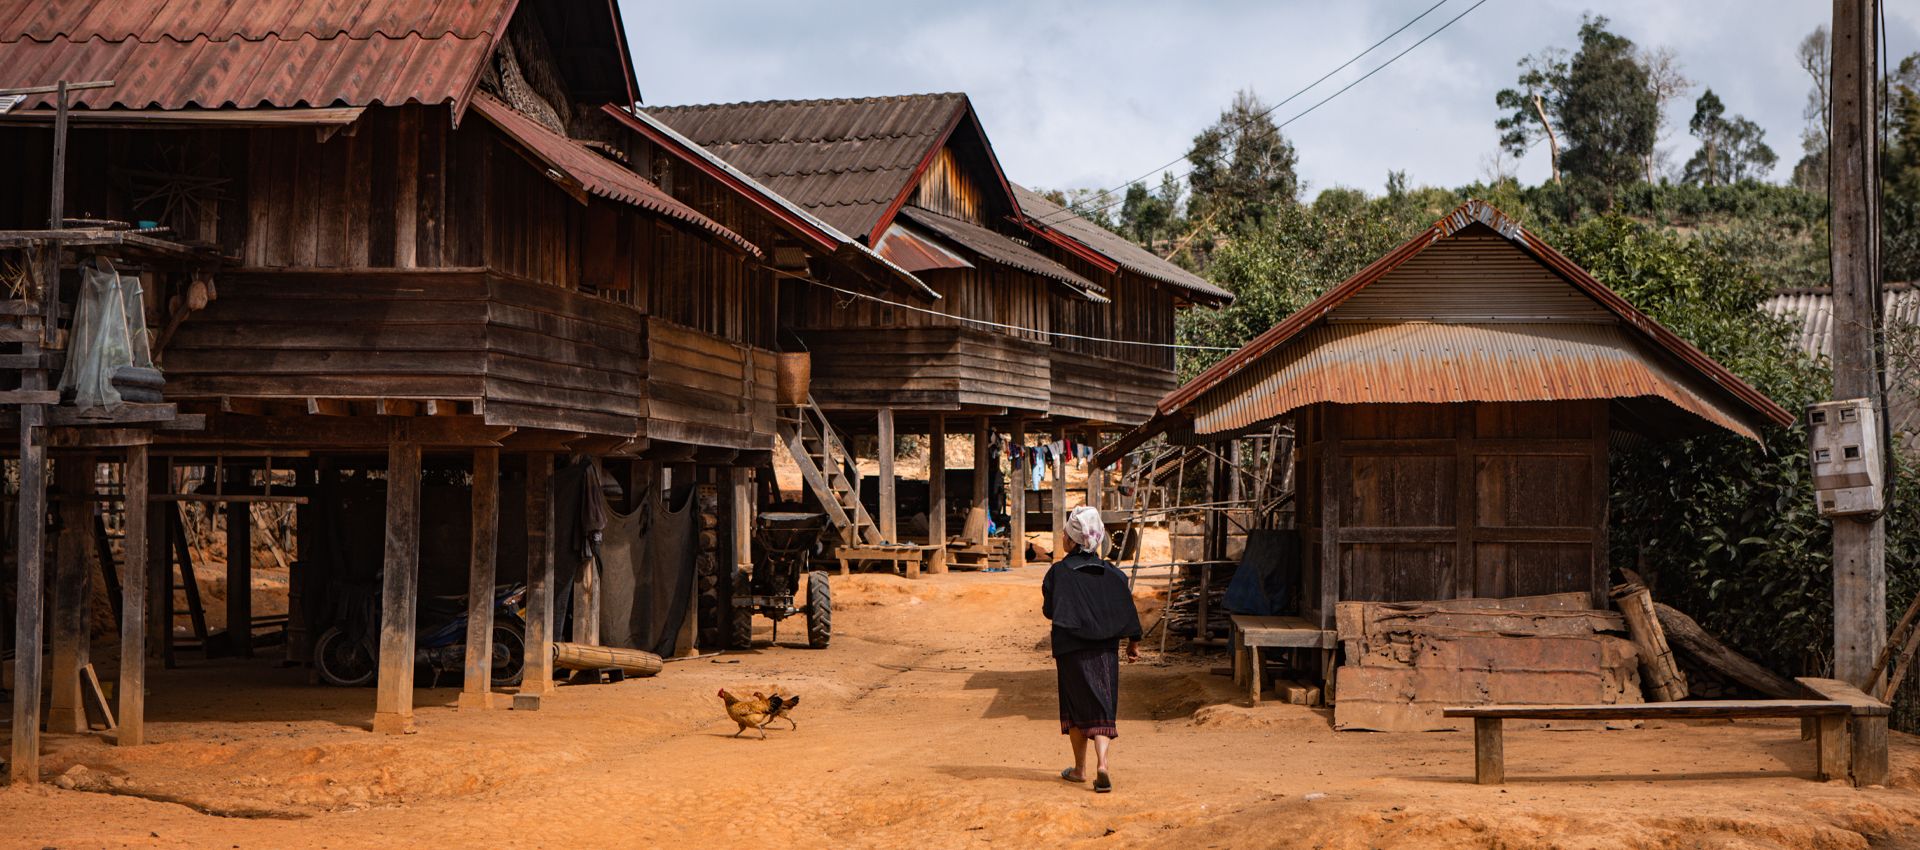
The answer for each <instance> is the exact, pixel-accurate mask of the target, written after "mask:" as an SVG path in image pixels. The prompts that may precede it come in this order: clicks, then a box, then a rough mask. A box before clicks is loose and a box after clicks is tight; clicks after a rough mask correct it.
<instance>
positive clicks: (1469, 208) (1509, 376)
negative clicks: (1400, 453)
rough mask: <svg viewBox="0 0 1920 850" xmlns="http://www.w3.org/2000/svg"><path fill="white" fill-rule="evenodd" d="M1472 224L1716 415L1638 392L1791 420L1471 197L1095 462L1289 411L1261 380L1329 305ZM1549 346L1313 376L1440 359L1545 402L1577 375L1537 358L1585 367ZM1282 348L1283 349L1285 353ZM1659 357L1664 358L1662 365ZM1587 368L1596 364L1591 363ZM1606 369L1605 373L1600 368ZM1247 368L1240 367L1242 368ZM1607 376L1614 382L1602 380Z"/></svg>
mask: <svg viewBox="0 0 1920 850" xmlns="http://www.w3.org/2000/svg"><path fill="white" fill-rule="evenodd" d="M1470 228H1473V230H1472V231H1470V233H1469V235H1475V234H1479V235H1484V234H1486V233H1487V232H1488V231H1491V232H1493V233H1497V234H1498V235H1499V236H1500V237H1502V238H1503V239H1504V240H1505V241H1506V243H1507V244H1509V245H1511V246H1513V247H1514V248H1516V249H1518V250H1519V251H1520V252H1522V253H1523V254H1525V255H1526V256H1528V257H1531V258H1532V259H1533V260H1534V261H1536V262H1538V263H1539V264H1540V265H1541V266H1544V267H1545V268H1547V269H1549V270H1551V271H1552V272H1554V273H1555V274H1556V275H1557V276H1558V277H1559V278H1560V279H1561V280H1563V281H1565V282H1566V283H1567V284H1568V285H1570V286H1571V287H1573V288H1574V289H1575V290H1578V291H1579V292H1580V293H1582V294H1584V295H1585V296H1586V297H1588V298H1591V299H1592V300H1593V301H1594V302H1596V303H1598V304H1599V305H1600V306H1601V307H1603V308H1605V310H1606V311H1607V313H1608V314H1610V315H1611V316H1612V317H1613V319H1614V320H1615V321H1614V323H1613V324H1611V325H1606V326H1610V327H1615V328H1617V329H1619V330H1620V332H1621V333H1623V334H1625V335H1626V336H1627V337H1628V338H1629V339H1631V340H1632V341H1633V342H1634V343H1636V347H1635V351H1636V353H1635V354H1634V357H1635V358H1637V359H1639V360H1642V361H1645V363H1646V364H1647V365H1646V367H1645V368H1647V369H1649V370H1655V369H1657V370H1664V371H1651V372H1649V374H1657V375H1666V376H1670V379H1671V381H1673V382H1675V385H1676V386H1678V387H1680V388H1681V389H1683V390H1684V391H1685V392H1684V394H1683V395H1690V396H1691V397H1693V398H1695V399H1698V400H1699V401H1700V402H1701V403H1702V404H1705V405H1706V406H1707V407H1709V408H1711V410H1712V413H1711V414H1707V413H1702V412H1701V411H1699V410H1694V409H1693V408H1691V407H1689V406H1688V405H1686V404H1682V403H1681V402H1679V401H1675V400H1674V398H1672V397H1670V396H1669V394H1668V393H1667V392H1659V391H1656V392H1647V393H1638V395H1653V396H1657V397H1660V398H1664V399H1667V400H1668V401H1674V403H1675V404H1677V405H1679V406H1680V407H1682V409H1687V410H1689V411H1690V412H1693V413H1695V414H1696V415H1698V416H1701V417H1702V418H1704V419H1706V420H1707V421H1709V422H1713V423H1715V424H1717V425H1721V426H1722V427H1731V426H1728V425H1727V424H1726V423H1727V422H1728V421H1732V422H1736V423H1739V425H1740V427H1735V428H1733V430H1735V431H1736V432H1738V433H1742V434H1745V435H1748V436H1754V435H1755V434H1757V430H1758V428H1757V423H1759V422H1762V421H1771V422H1774V423H1776V424H1780V425H1787V424H1791V423H1792V422H1793V421H1794V416H1793V415H1792V414H1790V413H1788V412H1787V411H1786V410H1784V409H1783V408H1781V407H1780V405H1779V404H1777V403H1775V402H1774V401H1773V400H1772V399H1770V398H1767V396H1766V395H1765V394H1763V393H1761V392H1760V391H1759V390H1756V389H1754V388H1753V387H1752V386H1751V385H1749V384H1747V382H1745V381H1743V380H1741V379H1740V378H1739V376H1737V375H1735V374H1733V373H1732V372H1731V371H1729V370H1728V369H1727V368H1726V367H1725V366H1722V365H1721V364H1720V363H1718V362H1716V361H1714V360H1713V359H1712V358H1710V357H1708V356H1707V355H1706V354H1704V353H1702V352H1701V351H1700V350H1699V349H1698V348H1695V347H1694V346H1693V345H1692V344H1690V343H1688V342H1687V341H1686V340H1684V339H1681V338H1680V337H1679V336H1678V335H1676V334H1674V333H1673V332H1672V331H1670V330H1668V329H1666V328H1665V327H1663V326H1661V325H1660V323H1658V322H1655V321H1654V320H1653V319H1652V318H1651V317H1649V316H1647V315H1646V314H1645V313H1642V312H1640V311H1639V310H1638V309H1636V308H1635V307H1634V306H1633V305H1632V304H1629V303H1627V301H1626V299H1624V298H1621V297H1620V295H1619V294H1618V293H1615V292H1614V291H1613V290H1611V289H1608V288H1607V287H1606V286H1605V285H1604V284H1602V283H1600V282H1599V281H1598V280H1595V279H1594V278H1593V276H1592V275H1590V274H1588V273H1587V272H1586V270H1585V269H1582V268H1580V267H1579V266H1578V265H1575V264H1574V262H1573V261H1572V260H1570V259H1568V258H1567V257H1566V256H1565V255H1564V254H1561V253H1560V252H1559V251H1557V250H1554V248H1553V247H1552V246H1550V245H1548V244H1546V243H1545V242H1542V241H1540V239H1539V238H1538V237H1537V236H1535V235H1533V234H1532V233H1531V232H1529V231H1528V230H1527V229H1526V228H1524V227H1521V226H1520V224H1519V222H1517V221H1515V220H1513V219H1512V218H1510V217H1508V216H1507V215H1506V214H1505V213H1502V212H1500V211H1499V210H1498V209H1495V208H1494V207H1493V206H1492V205H1490V204H1487V203H1485V202H1483V201H1478V200H1472V201H1468V202H1466V203H1464V204H1462V205H1460V207H1458V208H1457V209H1455V210H1454V211H1453V212H1451V213H1449V214H1447V215H1446V216H1445V217H1443V218H1441V219H1440V220H1439V221H1438V222H1435V223H1434V225H1433V226H1432V227H1430V228H1428V229H1427V230H1425V231H1423V232H1422V233H1420V234H1419V235H1418V236H1415V237H1414V238H1412V239H1410V240H1408V241H1407V242H1405V243H1404V244H1402V245H1401V246H1400V247H1398V248H1396V249H1394V250H1393V251H1391V252H1389V253H1388V254H1387V255H1386V256H1384V257H1381V258H1380V259H1378V260H1375V261H1374V262H1373V263H1371V264H1369V265H1368V266H1367V267H1366V268H1364V269H1361V270H1360V272H1359V273H1357V274H1355V275H1354V276H1353V277H1350V278H1348V279H1347V280H1345V281H1343V282H1341V283H1340V284H1338V285H1336V286H1334V287H1333V288H1332V289H1330V290H1328V291H1327V292H1326V294H1324V295H1322V296H1320V297H1319V298H1317V299H1315V300H1314V301H1313V303H1311V304H1308V305H1307V306H1306V307H1304V308H1302V309H1300V310H1299V311H1297V312H1295V313H1293V314H1292V315H1290V316H1288V317H1287V318H1286V319H1284V320H1283V321H1281V322H1280V323H1279V324H1277V325H1275V326H1274V327H1273V328H1271V329H1269V330H1268V331H1267V332H1266V333H1263V334H1261V335H1260V336H1258V337H1256V338H1255V339H1254V340H1253V341H1252V342H1250V343H1248V344H1247V345H1245V346H1244V347H1242V348H1241V349H1240V350H1239V351H1236V352H1234V353H1233V354H1230V355H1228V356H1227V357H1226V359H1224V360H1222V361H1220V362H1219V363H1216V364H1214V366H1213V367H1212V368H1209V369H1208V370H1206V371H1205V372H1202V373H1201V374H1200V375H1199V376H1198V377H1196V378H1194V379H1193V380H1192V381H1189V382H1188V383H1187V384H1185V385H1183V386H1181V387H1180V388H1179V389H1176V390H1174V391H1173V392H1171V393H1168V394H1167V396H1166V398H1164V399H1161V401H1160V404H1159V410H1158V412H1157V413H1156V414H1155V416H1154V418H1153V420H1151V421H1149V422H1147V423H1146V424H1144V425H1142V426H1140V427H1139V428H1136V429H1135V430H1134V431H1132V432H1129V433H1128V434H1127V435H1125V436H1123V437H1122V438H1121V439H1120V440H1118V441H1116V442H1115V443H1113V444H1111V445H1109V446H1107V447H1105V448H1103V449H1102V450H1101V452H1100V458H1101V461H1102V462H1103V463H1105V462H1111V461H1112V460H1114V459H1117V458H1118V456H1119V455H1121V454H1124V453H1125V452H1127V451H1130V450H1131V449H1132V447H1134V446H1137V445H1139V444H1140V443H1142V442H1144V441H1146V440H1147V439H1148V438H1151V437H1152V436H1153V435H1155V434H1159V433H1163V432H1166V431H1170V430H1174V429H1175V428H1179V427H1184V426H1186V425H1189V424H1195V423H1197V421H1198V420H1199V419H1200V418H1201V417H1208V418H1210V420H1212V421H1214V423H1215V424H1214V426H1210V427H1225V426H1224V425H1222V424H1220V423H1224V422H1226V421H1229V420H1233V421H1238V420H1240V419H1244V418H1245V414H1233V415H1228V414H1223V413H1221V412H1220V411H1222V410H1223V409H1225V408H1229V407H1239V408H1242V409H1244V410H1247V411H1252V410H1256V409H1259V410H1265V411H1267V412H1266V413H1265V415H1264V416H1263V417H1262V418H1265V419H1270V418H1272V417H1274V416H1278V415H1281V414H1282V413H1284V412H1285V410H1289V409H1292V408H1291V406H1289V403H1288V402H1287V401H1286V399H1287V398H1288V393H1291V392H1295V391H1294V390H1287V391H1286V392H1282V388H1281V387H1279V386H1278V385H1274V384H1270V383H1266V382H1265V381H1264V379H1265V378H1266V377H1269V376H1272V375H1274V374H1277V373H1279V372H1283V371H1285V370H1286V369H1288V368H1291V364H1294V363H1297V362H1299V361H1300V359H1301V358H1302V357H1303V356H1304V357H1307V358H1308V359H1311V357H1312V354H1313V353H1312V351H1311V350H1310V349H1309V348H1307V344H1308V343H1309V342H1311V341H1312V339H1317V337H1311V336H1310V334H1309V331H1311V330H1313V329H1315V328H1318V327H1322V326H1325V324H1326V320H1327V319H1328V318H1329V316H1330V315H1332V314H1333V313H1334V311H1336V310H1337V309H1338V308H1340V307H1341V305H1343V304H1346V303H1347V302H1348V301H1349V300H1350V299H1352V298H1354V296H1355V295H1357V294H1359V293H1360V292H1361V291H1363V290H1365V289H1366V288H1367V287H1368V286H1371V285H1372V284H1374V283H1376V282H1378V281H1379V280H1381V279H1382V278H1384V277H1386V276H1387V275H1388V274H1389V273H1391V272H1393V271H1394V270H1395V269H1398V268H1400V267H1401V266H1403V265H1405V264H1407V263H1408V262H1409V261H1410V260H1412V259H1413V258H1414V257H1417V256H1419V255H1420V254H1421V253H1422V252H1424V251H1426V250H1427V249H1429V248H1431V247H1432V246H1434V245H1436V244H1439V243H1441V242H1442V241H1444V240H1448V239H1450V238H1452V237H1454V236H1456V235H1457V234H1461V233H1462V231H1468V230H1469V229H1470ZM1494 306H1497V305H1494ZM1397 324H1398V325H1399V326H1403V327H1404V326H1410V325H1411V324H1412V323H1407V322H1402V323H1397ZM1461 324H1464V325H1470V326H1471V325H1475V324H1476V323H1473V322H1465V323H1461ZM1478 326H1479V327H1480V328H1481V329H1482V331H1483V332H1488V333H1490V332H1491V331H1488V330H1487V329H1489V328H1491V327H1492V325H1488V324H1485V323H1478ZM1616 347H1617V346H1616ZM1442 348H1444V346H1442ZM1552 349H1553V346H1552V345H1543V346H1542V347H1541V350H1540V353H1539V355H1538V356H1535V357H1529V358H1527V359H1525V360H1524V362H1500V361H1497V360H1490V359H1485V358H1480V357H1477V356H1476V357H1466V358H1458V357H1456V358H1444V357H1443V358H1439V359H1434V358H1431V357H1424V359H1418V360H1409V359H1407V358H1406V357H1401V356H1398V355H1395V354H1394V353H1393V351H1392V350H1391V349H1382V348H1377V347H1373V348H1358V349H1355V348H1349V349H1348V351H1349V353H1350V354H1351V355H1353V356H1357V357H1360V358H1361V359H1362V361H1363V362H1361V363H1359V364H1356V365H1357V366H1358V367H1359V370H1358V371H1356V370H1353V369H1342V370H1337V371H1334V372H1326V371H1322V372H1318V373H1316V374H1317V375H1319V376H1320V378H1322V379H1338V380H1349V379H1353V378H1355V377H1359V376H1364V375H1371V376H1372V377H1373V378H1375V379H1376V380H1374V381H1373V382H1372V384H1371V386H1372V387H1374V388H1381V389H1384V388H1387V387H1395V386H1400V387H1425V386H1429V385H1432V384H1433V383H1434V382H1435V380H1437V378H1435V377H1434V376H1433V375H1431V374H1426V375H1424V376H1423V375H1422V374H1421V373H1419V371H1418V370H1417V369H1416V370H1415V371H1413V372H1410V373H1408V374H1405V375H1400V374H1396V373H1395V370H1396V369H1407V368H1411V367H1413V366H1415V365H1420V367H1421V368H1427V367H1428V366H1431V365H1432V364H1441V365H1444V366H1445V367H1446V368H1448V369H1453V370H1459V371H1461V373H1462V374H1472V375H1475V376H1476V377H1475V378H1474V379H1473V380H1465V383H1466V384H1469V385H1470V384H1475V383H1484V382H1485V381H1499V382H1502V383H1503V384H1504V385H1505V389H1504V390H1503V391H1502V395H1503V396H1505V397H1503V398H1502V399H1500V400H1521V399H1523V398H1532V399H1550V398H1554V397H1555V396H1553V395H1552V393H1554V392H1556V390H1554V389H1553V388H1554V387H1557V386H1563V385H1567V382H1568V381H1569V380H1573V379H1572V376H1571V375H1570V374H1561V375H1559V376H1558V377H1554V378H1545V377H1544V376H1543V375H1542V373H1541V371H1540V370H1541V369H1542V368H1546V367H1543V365H1542V363H1543V362H1544V363H1546V364H1550V367H1551V369H1552V370H1555V371H1561V372H1575V371H1582V370H1585V369H1587V368H1588V367H1587V366H1579V367H1577V368H1576V367H1575V366H1574V364H1573V363H1571V362H1563V361H1562V360H1561V359H1559V358H1556V357H1554V356H1553V355H1552V354H1551V351H1552ZM1283 350H1284V352H1285V354H1286V356H1281V353H1282V352H1283ZM1567 353H1568V354H1572V351H1571V350H1569V352H1567ZM1581 358H1585V359H1584V360H1583V361H1582V362H1584V363H1587V364H1597V363H1600V362H1602V361H1605V362H1609V363H1614V364H1616V367H1615V368H1612V371H1611V372H1609V376H1610V377H1608V378H1607V379H1605V380H1588V378H1592V377H1593V376H1591V375H1589V376H1588V377H1587V378H1580V379H1578V380H1573V383H1580V382H1582V381H1584V382H1586V384H1587V385H1588V386H1599V385H1601V384H1607V385H1609V386H1612V385H1615V384H1617V385H1618V386H1621V387H1624V388H1627V389H1646V388H1647V387H1642V386H1641V385H1640V384H1637V383H1635V382H1634V381H1628V380H1626V376H1625V375H1624V374H1623V373H1621V372H1620V369H1619V368H1618V367H1617V363H1618V361H1617V359H1610V357H1601V356H1600V355H1599V354H1598V353H1597V352H1596V351H1592V350H1585V351H1583V352H1582V353H1581V354H1580V356H1579V357H1576V358H1575V359H1576V360H1580V359H1581ZM1662 360H1664V361H1665V362H1661V361H1662ZM1422 364H1424V365H1422ZM1593 368H1600V367H1598V366H1594V367H1593ZM1366 370H1371V371H1366ZM1602 371H1606V370H1605V369H1603V370H1602ZM1243 373H1245V374H1244V375H1243ZM1463 380H1464V379H1463ZM1609 381H1611V382H1612V383H1608V382H1609ZM1256 386H1263V387H1266V388H1267V389H1266V390H1264V391H1259V392H1255V391H1254V388H1255V387H1256ZM1541 387H1546V389H1541ZM1351 389H1352V388H1345V389H1338V390H1331V389H1329V390H1321V391H1318V392H1320V393H1321V394H1323V395H1326V396H1327V398H1325V399H1323V400H1329V401H1331V400H1334V398H1335V397H1344V395H1345V394H1347V393H1348V392H1349V391H1350V390H1351ZM1248 393H1251V394H1252V395H1258V396H1260V397H1259V398H1252V397H1249V395H1247V394H1248ZM1311 394H1312V393H1309V395H1311ZM1677 394H1678V393H1677ZM1406 395H1407V396H1408V397H1403V398H1398V399H1395V400H1398V401H1406V402H1414V401H1420V400H1422V399H1420V398H1418V397H1417V393H1416V392H1414V391H1412V390H1409V391H1408V392H1407V393H1406ZM1583 397H1586V396H1583ZM1609 397H1620V396H1609ZM1461 400H1472V399H1461ZM1729 402H1731V404H1729ZM1248 421H1249V422H1251V421H1256V420H1248ZM1196 430H1197V428H1196ZM1201 433H1206V432H1201ZM1214 433H1225V432H1224V431H1221V432H1214Z"/></svg>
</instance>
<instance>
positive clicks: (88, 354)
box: [60, 257, 165, 413]
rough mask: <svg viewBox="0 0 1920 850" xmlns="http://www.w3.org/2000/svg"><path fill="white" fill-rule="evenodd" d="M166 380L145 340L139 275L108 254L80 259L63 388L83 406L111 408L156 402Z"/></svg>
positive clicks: (66, 395) (65, 396)
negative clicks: (123, 270)
mask: <svg viewBox="0 0 1920 850" xmlns="http://www.w3.org/2000/svg"><path fill="white" fill-rule="evenodd" d="M164 384H165V381H164V379H163V378H162V377H161V375H160V371H159V370H158V369H155V368H154V367H153V355H152V352H151V350H150V349H149V347H148V343H147V322H146V310H145V308H144V307H143V302H142V292H141V287H140V278H139V277H138V276H135V275H123V274H120V273H119V272H118V271H116V270H115V269H114V267H113V263H112V262H111V261H110V260H108V259H107V258H105V257H89V258H88V259H86V260H85V261H83V262H82V263H81V264H80V294H79V298H78V300H77V304H76V306H75V307H74V311H73V331H72V337H71V341H70V343H69V346H68V349H67V367H66V369H65V370H64V371H62V372H61V374H60V393H61V396H62V398H63V399H71V400H72V402H73V404H74V406H75V407H78V408H80V409H81V410H82V411H100V412H106V413H111V412H113V411H115V410H118V409H119V407H120V405H121V404H123V403H125V402H128V401H134V402H158V401H160V398H161V393H160V390H161V388H162V386H163V385H164Z"/></svg>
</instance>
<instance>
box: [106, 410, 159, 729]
mask: <svg viewBox="0 0 1920 850" xmlns="http://www.w3.org/2000/svg"><path fill="white" fill-rule="evenodd" d="M147 471H148V470H147V447H146V446H128V447H127V459H126V466H125V467H124V469H123V470H122V473H121V481H122V482H123V484H124V485H125V488H124V489H125V491H126V511H125V516H126V519H127V528H126V536H125V537H124V538H123V539H122V541H121V544H122V545H123V546H124V547H125V550H126V563H127V568H126V569H124V570H122V571H121V572H120V593H121V595H122V600H123V601H122V602H121V604H120V685H119V687H118V689H117V690H116V691H115V693H116V694H118V696H117V697H116V700H117V701H118V702H119V710H118V714H119V715H120V717H119V720H120V728H119V734H118V736H117V737H116V738H115V739H114V740H115V743H118V744H119V745H121V746H123V747H124V746H135V745H138V744H143V743H146V734H147V731H146V730H147V726H146V718H147V595H148V594H147V579H148V578H149V576H150V575H151V574H152V573H151V571H150V570H149V569H148V567H147V559H148V557H149V553H148V551H147V544H148V538H147V519H148V516H147Z"/></svg>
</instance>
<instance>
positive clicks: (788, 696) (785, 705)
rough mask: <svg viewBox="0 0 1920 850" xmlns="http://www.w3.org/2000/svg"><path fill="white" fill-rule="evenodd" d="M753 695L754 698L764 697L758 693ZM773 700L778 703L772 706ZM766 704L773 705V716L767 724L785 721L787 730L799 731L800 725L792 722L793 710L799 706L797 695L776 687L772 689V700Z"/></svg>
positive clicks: (798, 696) (755, 692)
mask: <svg viewBox="0 0 1920 850" xmlns="http://www.w3.org/2000/svg"><path fill="white" fill-rule="evenodd" d="M753 695H754V696H756V697H765V694H762V693H760V692H759V691H754V692H753ZM773 700H779V701H780V702H779V704H778V705H774V704H773ZM767 702H768V704H769V705H773V715H772V716H770V717H768V718H767V722H768V723H772V722H773V721H775V720H785V721H787V728H789V729H792V730H794V731H795V732H798V731H800V724H798V723H795V722H793V708H794V706H797V705H799V704H800V695H799V694H796V693H794V692H792V691H789V690H787V689H786V688H782V687H780V686H778V685H776V686H774V688H773V697H772V699H769V700H767Z"/></svg>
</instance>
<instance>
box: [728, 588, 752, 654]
mask: <svg viewBox="0 0 1920 850" xmlns="http://www.w3.org/2000/svg"><path fill="white" fill-rule="evenodd" d="M752 595H753V588H752V587H749V586H748V580H747V572H746V571H745V570H739V569H736V570H734V571H733V598H735V599H745V598H747V597H749V596H752ZM732 601H733V600H732V599H729V600H727V602H728V603H729V607H728V609H727V648H728V649H752V648H753V609H752V608H741V607H736V606H732V604H731V603H732Z"/></svg>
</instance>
